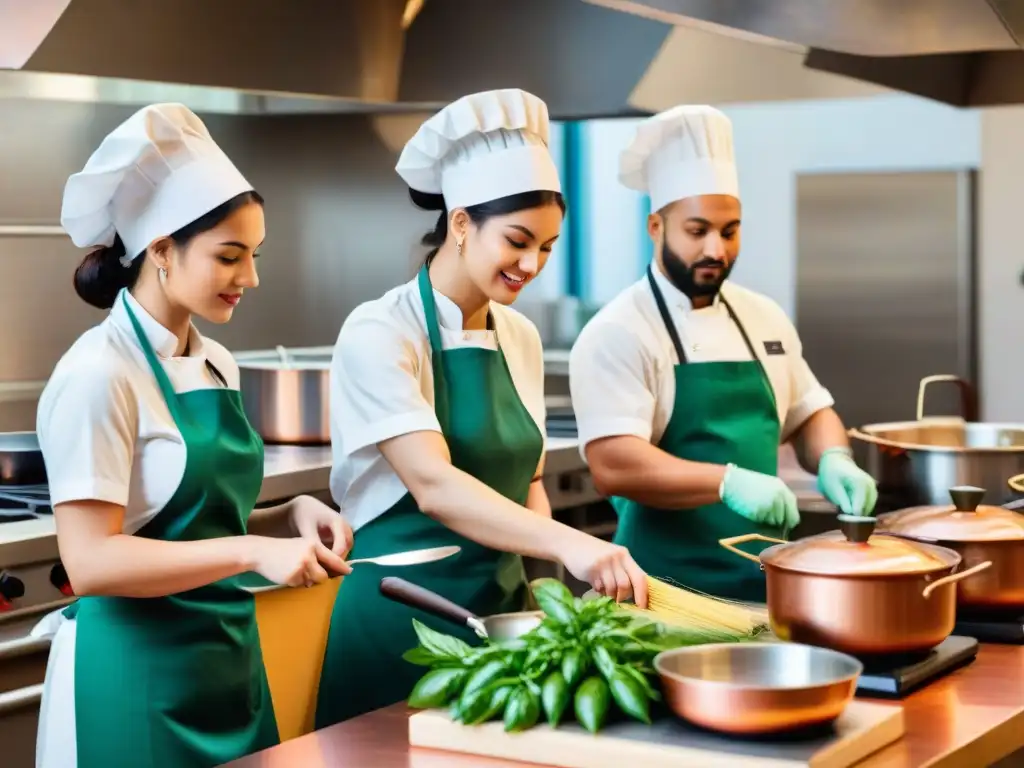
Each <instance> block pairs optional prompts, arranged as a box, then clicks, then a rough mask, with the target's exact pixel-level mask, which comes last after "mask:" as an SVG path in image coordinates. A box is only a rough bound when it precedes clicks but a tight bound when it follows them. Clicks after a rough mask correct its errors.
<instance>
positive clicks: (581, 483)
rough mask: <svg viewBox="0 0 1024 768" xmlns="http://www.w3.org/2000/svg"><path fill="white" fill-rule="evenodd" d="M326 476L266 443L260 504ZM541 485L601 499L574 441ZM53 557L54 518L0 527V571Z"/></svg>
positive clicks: (561, 499) (794, 476)
mask: <svg viewBox="0 0 1024 768" xmlns="http://www.w3.org/2000/svg"><path fill="white" fill-rule="evenodd" d="M330 474H331V448H330V446H293V445H268V446H267V447H266V450H265V464H264V481H263V487H262V489H261V490H260V495H259V502H261V503H267V502H273V501H279V500H286V499H289V498H291V497H293V496H297V495H299V494H303V493H311V494H321V495H322V494H324V493H326V491H327V488H328V483H329V479H330ZM779 474H780V475H781V476H782V477H783V479H784V480H786V482H787V483H789V484H790V486H791V487H793V489H794V491H796V493H797V496H798V498H799V499H800V502H801V511H803V512H822V513H831V514H834V513H835V507H833V506H832V505H831V504H829V503H828V502H826V501H825V500H824V499H822V497H821V495H820V493H818V492H817V490H816V488H815V486H814V478H813V476H811V475H808V474H807V473H805V472H803V470H801V469H800V468H799V466H798V465H797V464H796V463H795V459H793V458H792V457H791V455H786V454H785V452H784V453H783V454H782V455H780V462H779ZM545 485H546V486H547V489H548V495H549V497H550V498H551V504H552V507H553V508H554V509H556V510H558V509H564V508H566V507H574V506H576V505H578V504H586V503H589V502H591V501H596V500H598V499H600V495H599V494H598V493H597V491H596V490H595V489H594V487H593V482H592V480H591V478H590V474H589V472H587V469H586V464H585V463H584V461H583V459H582V457H581V456H580V453H579V449H578V441H577V440H575V439H574V438H565V437H552V438H549V440H548V454H547V460H546V466H545ZM57 557H58V554H57V540H56V531H55V527H54V521H53V518H51V517H45V518H42V519H39V520H29V521H25V522H17V523H0V567H4V566H5V565H6V564H8V563H11V562H13V561H14V560H15V559H16V560H17V561H19V562H32V561H42V560H52V559H56V558H57Z"/></svg>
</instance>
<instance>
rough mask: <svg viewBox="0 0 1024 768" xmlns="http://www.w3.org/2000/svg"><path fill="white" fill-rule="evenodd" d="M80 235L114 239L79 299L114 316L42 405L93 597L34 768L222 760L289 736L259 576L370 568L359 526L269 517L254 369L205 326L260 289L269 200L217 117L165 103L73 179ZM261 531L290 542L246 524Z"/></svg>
mask: <svg viewBox="0 0 1024 768" xmlns="http://www.w3.org/2000/svg"><path fill="white" fill-rule="evenodd" d="M61 223H62V224H63V225H64V227H65V229H66V230H67V232H68V234H69V235H70V236H71V239H72V240H73V241H74V243H75V244H76V245H78V246H79V247H97V250H93V251H92V252H90V253H89V254H88V255H87V256H86V257H85V261H84V262H83V263H82V265H81V266H80V267H79V268H78V270H77V272H76V273H75V288H76V290H77V291H78V294H79V296H81V297H82V298H83V299H84V300H85V301H87V302H89V303H90V304H92V305H94V306H96V307H100V308H109V309H110V313H109V315H108V316H107V317H106V319H105V320H103V322H101V323H100V324H99V325H97V326H95V327H94V328H92V329H90V330H88V331H86V332H85V333H84V334H83V335H82V336H81V337H80V338H79V339H78V340H77V341H76V342H75V343H74V344H73V345H72V347H71V348H70V349H69V350H68V352H67V353H66V354H65V355H64V356H63V357H62V358H61V360H60V361H59V362H58V363H57V366H56V368H55V369H54V371H53V375H52V377H51V378H50V380H49V381H48V382H47V385H46V389H45V390H44V392H43V395H42V398H41V400H40V403H39V413H38V434H39V441H40V444H41V446H42V450H43V456H44V459H45V461H46V468H47V474H48V478H49V486H50V498H51V502H52V504H53V508H54V514H55V517H56V523H57V540H58V544H59V546H60V554H61V559H62V561H63V563H64V566H65V567H66V569H67V572H68V575H69V577H70V580H71V586H72V588H73V589H74V590H75V593H76V594H77V595H79V599H78V601H77V602H75V603H74V604H72V605H71V606H70V608H69V609H67V610H66V611H65V612H64V617H63V619H62V620H61V621H60V625H59V629H57V632H56V637H55V638H54V642H53V646H52V650H51V652H50V660H49V667H48V669H47V674H46V685H45V690H44V694H43V707H42V717H41V720H40V726H39V737H38V748H37V758H36V764H37V765H38V766H43V767H44V768H74V767H75V766H76V765H81V766H88V767H89V768H92V766H103V768H181V767H182V766H195V767H197V768H198V767H199V766H214V765H220V764H222V763H224V762H227V761H230V760H232V759H234V758H237V757H240V756H243V755H245V754H247V753H250V752H253V751H255V750H258V749H261V748H264V747H267V746H270V745H272V744H274V743H275V742H277V740H278V733H277V725H276V722H275V719H274V712H273V708H272V705H271V701H270V697H269V693H268V689H267V682H266V675H265V672H264V669H263V662H262V656H261V653H260V647H259V641H258V636H257V631H256V623H255V616H254V609H253V599H252V596H251V595H250V594H249V593H248V592H246V591H245V590H244V589H242V587H241V585H240V583H239V578H240V575H241V574H243V573H246V572H250V571H255V572H257V573H259V574H260V575H261V576H263V577H264V578H266V579H269V580H271V581H273V582H276V583H280V584H289V585H303V584H312V583H314V582H319V581H322V580H324V579H326V578H327V577H328V573H327V570H328V569H330V570H332V571H339V572H344V573H347V572H349V570H350V569H349V568H348V566H347V565H346V564H345V562H344V561H343V560H342V557H341V555H342V553H343V552H344V551H345V550H346V548H347V546H348V541H349V538H350V533H349V532H348V530H347V529H346V525H345V523H344V522H343V521H342V520H341V516H340V515H338V514H336V513H334V512H332V510H330V509H329V508H328V507H326V506H324V505H323V504H321V503H320V502H318V501H315V500H314V499H312V498H309V497H301V498H299V499H297V500H296V501H295V502H293V503H290V504H287V505H282V506H280V507H276V508H272V509H267V510H260V511H259V512H255V513H254V512H253V505H254V504H255V502H256V498H257V495H258V494H259V490H260V485H261V483H262V480H263V444H262V441H261V440H260V438H259V436H258V435H257V434H256V433H255V432H254V431H253V430H252V429H251V427H250V426H249V423H248V421H247V420H246V418H245V415H244V413H243V411H242V408H241V404H240V397H239V392H238V368H237V366H236V365H235V363H234V362H233V359H232V357H231V354H230V353H229V352H228V351H227V350H226V349H225V348H224V347H222V346H220V345H219V344H217V343H216V342H214V341H212V340H210V339H207V338H203V337H202V336H200V335H199V332H198V331H197V330H196V329H195V327H194V326H193V325H192V324H191V318H192V316H193V315H197V316H199V317H201V318H203V319H204V320H207V321H209V322H213V323H226V322H228V321H229V320H230V319H231V316H232V314H233V312H234V309H235V307H236V305H237V304H238V302H239V301H240V300H241V299H242V297H243V294H244V292H245V291H246V290H247V289H250V288H255V287H256V285H257V283H258V280H257V277H256V267H255V259H256V250H257V248H258V247H259V246H260V244H261V243H262V242H263V237H264V220H263V201H262V198H260V196H259V195H258V194H257V193H256V192H255V191H253V189H252V187H251V186H250V185H249V183H248V182H247V181H246V180H245V178H243V176H242V175H241V173H239V172H238V170H237V169H236V168H235V167H234V165H232V163H231V161H230V160H229V159H228V158H227V157H226V156H225V155H224V153H223V152H222V151H221V150H220V149H219V148H218V147H217V145H216V144H215V143H214V141H213V139H212V138H211V137H210V134H209V133H208V132H207V130H206V127H205V126H204V125H203V123H202V122H201V121H200V120H199V118H197V117H196V116H195V115H194V114H192V113H191V112H190V111H189V110H188V109H186V108H185V107H183V106H181V105H177V104H158V105H154V106H150V107H146V108H144V109H142V110H140V111H139V112H137V113H135V114H134V115H133V116H132V117H130V118H129V119H128V120H127V121H125V122H124V123H123V124H122V125H120V126H119V127H118V128H116V129H115V130H114V131H113V132H112V133H111V134H110V135H109V136H108V137H107V138H106V139H105V140H104V141H103V143H102V144H101V145H100V147H99V149H97V150H96V152H95V153H94V154H93V156H92V157H91V158H90V159H89V160H88V162H87V163H86V165H85V168H84V169H83V170H82V171H81V172H80V173H77V174H75V175H73V176H72V177H71V178H70V179H69V181H68V183H67V187H66V189H65V192H64V205H63V212H62V216H61ZM289 523H290V525H289ZM289 528H291V533H289V532H288V529H289ZM261 530H262V531H265V532H268V533H279V534H281V535H282V536H287V537H288V538H275V537H262V536H255V535H250V534H249V533H248V531H254V532H259V531H261ZM321 531H323V532H324V534H325V538H326V539H327V544H326V545H325V543H324V542H322V541H321V539H320V532H321ZM329 547H330V548H329ZM51 623H53V622H51ZM40 631H45V628H40Z"/></svg>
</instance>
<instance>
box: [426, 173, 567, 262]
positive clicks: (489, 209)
mask: <svg viewBox="0 0 1024 768" xmlns="http://www.w3.org/2000/svg"><path fill="white" fill-rule="evenodd" d="M409 197H410V199H411V200H412V202H413V205H415V206H416V207H417V208H421V209H423V210H424V211H440V212H441V214H440V215H439V216H438V217H437V224H435V225H434V229H433V230H431V231H430V232H427V234H425V235H424V236H423V238H422V239H421V240H420V243H421V244H422V245H426V246H429V247H430V251H429V252H428V253H427V264H429V263H430V261H431V259H433V258H434V257H435V256H436V255H437V252H438V250H439V249H440V248H441V246H442V245H444V241H445V239H446V238H447V237H448V208H447V207H446V206H445V204H444V197H442V196H441V195H432V194H429V193H427V192H420V191H418V190H415V189H412V188H411V187H410V188H409ZM549 203H555V204H556V205H557V206H558V207H559V208H561V209H562V215H565V198H564V197H562V193H561V192H553V191H551V190H547V189H538V190H534V191H532V192H520V193H518V194H515V195H508V196H507V197H499V198H498V199H497V200H490V201H488V202H486V203H478V204H477V205H468V206H466V208H465V211H466V213H467V214H468V216H469V218H470V220H471V221H472V222H473V223H474V224H476V225H477V226H478V227H479V226H481V225H482V224H484V222H486V221H487V220H488V219H492V218H494V217H495V216H507V215H508V214H510V213H516V212H517V211H525V210H527V209H529V208H539V207H540V206H542V205H547V204H549Z"/></svg>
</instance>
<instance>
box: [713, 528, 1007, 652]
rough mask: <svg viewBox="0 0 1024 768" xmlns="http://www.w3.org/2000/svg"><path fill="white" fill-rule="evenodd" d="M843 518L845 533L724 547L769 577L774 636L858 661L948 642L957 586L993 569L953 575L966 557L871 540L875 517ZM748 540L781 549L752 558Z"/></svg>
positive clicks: (732, 541)
mask: <svg viewBox="0 0 1024 768" xmlns="http://www.w3.org/2000/svg"><path fill="white" fill-rule="evenodd" d="M838 519H839V522H840V525H841V526H842V529H841V530H840V531H829V532H827V533H823V534H819V535H817V536H810V537H808V538H806V539H800V540H798V541H793V542H784V541H780V540H778V539H771V538H768V537H766V536H761V535H760V534H756V533H755V534H748V535H745V536H734V537H732V538H729V539H722V540H721V541H720V542H719V543H720V544H721V545H722V546H723V547H725V548H726V549H728V550H729V551H730V552H733V553H735V554H737V555H739V556H740V557H745V558H747V559H748V560H753V561H754V562H757V563H760V565H761V568H762V570H764V571H765V577H766V579H767V582H768V583H767V591H768V617H769V622H770V624H771V628H772V631H773V632H774V633H775V635H776V637H778V638H779V639H780V640H786V641H792V642H795V643H807V644H809V645H817V646H823V647H826V648H832V649H834V650H837V651H842V652H844V653H849V654H853V655H855V656H872V655H884V654H900V653H917V652H921V651H926V650H928V649H930V648H934V647H935V646H936V645H938V644H939V643H941V642H942V641H943V640H945V639H946V637H948V636H949V634H950V633H951V632H952V631H953V626H954V624H955V623H956V590H957V582H959V581H961V580H963V579H967V578H968V577H970V576H973V575H974V574H976V573H979V572H981V571H983V570H985V569H986V568H988V567H989V566H991V565H992V563H991V562H989V561H985V562H981V563H977V564H976V565H974V566H973V567H971V568H968V569H967V570H964V571H960V572H959V573H955V571H956V569H957V567H958V566H959V565H960V563H961V557H960V555H959V554H957V553H956V552H955V551H953V550H952V549H947V548H945V547H939V546H935V545H932V544H924V543H918V542H916V541H908V540H906V539H905V538H902V537H896V536H885V535H872V533H873V532H874V529H875V525H876V523H877V521H876V520H875V519H874V518H872V517H854V516H849V515H840V516H839V518H838ZM747 541H767V542H774V543H775V546H773V547H769V548H768V549H766V550H764V551H763V552H761V554H760V556H757V555H751V554H748V553H746V552H743V551H741V550H739V549H737V548H736V546H735V545H736V544H742V543H743V542H747Z"/></svg>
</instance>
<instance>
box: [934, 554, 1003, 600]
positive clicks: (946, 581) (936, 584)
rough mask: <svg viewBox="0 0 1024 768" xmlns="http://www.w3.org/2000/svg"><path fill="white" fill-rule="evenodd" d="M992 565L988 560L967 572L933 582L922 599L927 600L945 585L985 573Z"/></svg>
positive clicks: (953, 574)
mask: <svg viewBox="0 0 1024 768" xmlns="http://www.w3.org/2000/svg"><path fill="white" fill-rule="evenodd" d="M990 565H992V561H991V560H986V561H985V562H984V563H978V564H977V565H976V566H974V567H973V568H968V569H967V570H966V571H960V573H951V574H950V575H949V576H943V577H942V578H941V579H939V580H938V581H933V582H932V583H931V584H929V585H928V586H927V587H925V588H924V591H923V592H922V593H921V597H923V598H925V599H927V598H928V596H929V595H930V594H931V593H932V592H934V591H935V590H936V589H937V588H939V587H941V586H942V585H943V584H952V583H953V582H956V581H960V580H961V579H966V578H967V577H968V576H973V575H974V574H976V573H980V572H981V571H984V570H985V569H986V568H988V567H989V566H990Z"/></svg>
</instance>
